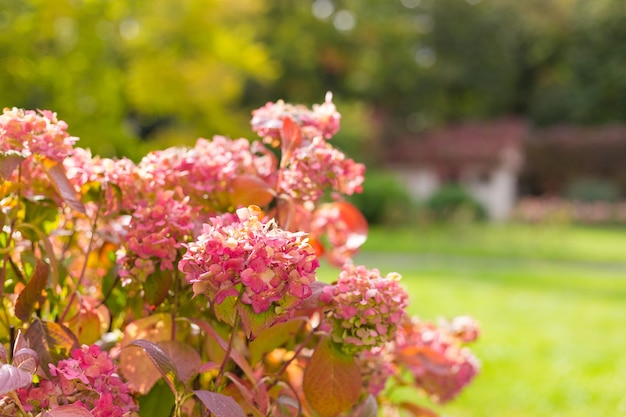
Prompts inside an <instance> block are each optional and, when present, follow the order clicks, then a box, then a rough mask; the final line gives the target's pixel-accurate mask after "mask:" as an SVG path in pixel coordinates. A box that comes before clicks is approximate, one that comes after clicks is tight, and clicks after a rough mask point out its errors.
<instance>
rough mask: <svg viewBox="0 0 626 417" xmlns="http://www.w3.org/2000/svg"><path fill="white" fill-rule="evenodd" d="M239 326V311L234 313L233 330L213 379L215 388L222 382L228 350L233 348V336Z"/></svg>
mask: <svg viewBox="0 0 626 417" xmlns="http://www.w3.org/2000/svg"><path fill="white" fill-rule="evenodd" d="M238 327H239V313H237V315H235V323H234V324H233V330H232V333H231V334H230V339H228V346H227V347H226V352H225V353H224V360H223V361H222V364H221V365H220V371H219V372H218V374H217V378H216V379H215V388H217V387H219V386H220V384H221V383H222V377H223V376H224V370H225V369H226V363H227V362H228V359H229V357H230V352H231V351H232V350H233V342H234V341H235V336H236V335H237V328H238Z"/></svg>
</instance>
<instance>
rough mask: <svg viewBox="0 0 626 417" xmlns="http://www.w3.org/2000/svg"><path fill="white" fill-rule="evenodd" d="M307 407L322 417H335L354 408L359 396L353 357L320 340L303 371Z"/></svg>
mask: <svg viewBox="0 0 626 417" xmlns="http://www.w3.org/2000/svg"><path fill="white" fill-rule="evenodd" d="M302 387H303V390H304V395H305V397H306V399H307V401H308V403H309V405H310V406H311V407H312V408H313V409H314V410H315V411H317V413H318V414H319V415H320V416H321V417H334V416H336V415H337V414H339V413H341V412H342V411H346V410H347V409H349V408H350V407H352V406H354V405H355V404H356V402H357V401H358V399H359V395H360V394H361V372H360V370H359V366H358V365H357V364H356V362H355V361H354V358H353V357H352V356H349V355H346V354H345V353H343V352H342V351H341V350H340V349H338V348H336V347H335V346H334V345H333V344H332V343H331V342H330V340H329V339H328V338H322V340H320V342H319V344H318V345H317V347H316V348H315V352H313V355H312V356H311V360H310V361H309V364H308V365H307V366H306V367H305V370H304V380H303V383H302Z"/></svg>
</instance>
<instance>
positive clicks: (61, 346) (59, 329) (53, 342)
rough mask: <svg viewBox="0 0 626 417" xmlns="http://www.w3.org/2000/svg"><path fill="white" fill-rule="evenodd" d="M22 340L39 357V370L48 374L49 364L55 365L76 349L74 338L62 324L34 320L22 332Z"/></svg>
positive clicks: (76, 344)
mask: <svg viewBox="0 0 626 417" xmlns="http://www.w3.org/2000/svg"><path fill="white" fill-rule="evenodd" d="M24 339H25V340H26V342H28V346H30V347H31V348H32V349H33V350H34V351H35V352H37V356H38V357H39V361H40V364H41V368H42V369H43V370H44V372H46V374H47V373H49V372H50V371H49V367H48V365H49V364H54V365H56V364H57V362H58V361H60V360H61V359H66V358H67V357H69V356H70V352H71V351H72V350H74V349H76V348H78V346H79V345H78V340H77V339H76V336H74V334H73V333H72V332H71V331H70V329H68V328H67V327H65V326H64V325H62V324H59V323H54V322H47V321H42V320H40V319H38V318H36V319H35V320H34V321H33V322H32V323H31V324H30V326H29V327H28V329H27V330H26V332H24Z"/></svg>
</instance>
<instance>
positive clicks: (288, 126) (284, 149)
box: [280, 117, 302, 167]
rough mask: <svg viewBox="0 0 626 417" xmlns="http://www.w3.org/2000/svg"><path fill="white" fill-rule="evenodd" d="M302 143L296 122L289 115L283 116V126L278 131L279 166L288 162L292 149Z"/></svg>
mask: <svg viewBox="0 0 626 417" xmlns="http://www.w3.org/2000/svg"><path fill="white" fill-rule="evenodd" d="M301 145H302V132H301V131H300V127H299V126H298V125H297V123H296V122H294V121H293V120H291V118H290V117H285V119H284V120H283V127H282V129H281V131H280V150H281V153H282V156H281V160H280V166H281V167H284V166H286V165H287V164H288V163H289V160H290V159H291V155H292V154H293V151H294V150H295V149H297V148H299V147H300V146H301Z"/></svg>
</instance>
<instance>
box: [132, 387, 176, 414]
mask: <svg viewBox="0 0 626 417" xmlns="http://www.w3.org/2000/svg"><path fill="white" fill-rule="evenodd" d="M175 402H176V399H175V398H174V394H172V391H171V390H170V388H169V386H168V385H167V384H166V383H165V381H163V380H161V381H159V382H157V383H156V384H155V385H154V386H153V387H152V389H151V390H150V392H148V393H147V394H146V395H141V396H140V397H139V415H140V416H141V417H153V416H162V415H167V416H169V415H171V411H172V409H173V408H174V404H175Z"/></svg>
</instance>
